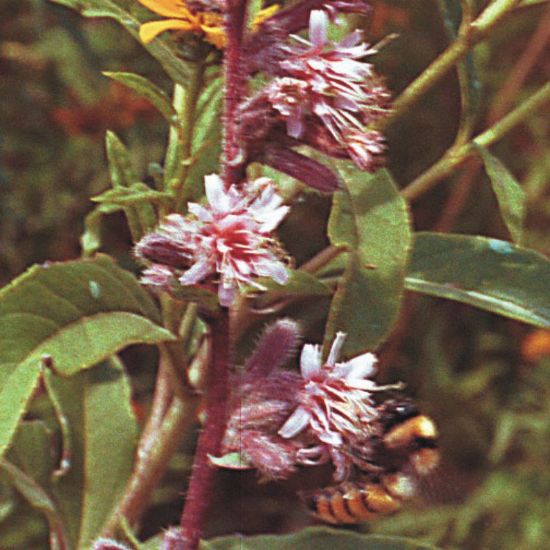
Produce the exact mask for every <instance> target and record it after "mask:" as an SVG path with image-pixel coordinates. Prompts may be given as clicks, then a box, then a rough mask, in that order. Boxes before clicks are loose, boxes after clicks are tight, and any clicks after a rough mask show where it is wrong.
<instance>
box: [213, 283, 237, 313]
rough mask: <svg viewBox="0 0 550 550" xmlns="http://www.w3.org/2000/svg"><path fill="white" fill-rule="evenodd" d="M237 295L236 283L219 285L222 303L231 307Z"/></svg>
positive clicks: (219, 295) (219, 296)
mask: <svg viewBox="0 0 550 550" xmlns="http://www.w3.org/2000/svg"><path fill="white" fill-rule="evenodd" d="M236 295H237V287H236V285H226V284H223V283H222V284H220V285H219V287H218V298H219V300H220V305H222V306H224V307H229V306H231V305H232V304H233V302H234V301H235V297H236Z"/></svg>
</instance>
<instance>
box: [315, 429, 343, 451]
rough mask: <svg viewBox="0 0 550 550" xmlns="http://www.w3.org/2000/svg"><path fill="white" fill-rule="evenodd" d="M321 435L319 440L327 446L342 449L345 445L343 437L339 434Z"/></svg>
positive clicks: (323, 433) (328, 433)
mask: <svg viewBox="0 0 550 550" xmlns="http://www.w3.org/2000/svg"><path fill="white" fill-rule="evenodd" d="M318 435H319V439H320V440H321V441H322V442H323V443H326V444H327V445H330V446H331V447H341V446H342V444H343V443H344V440H343V438H342V436H341V435H340V434H339V433H336V432H330V431H328V432H322V433H320V434H318Z"/></svg>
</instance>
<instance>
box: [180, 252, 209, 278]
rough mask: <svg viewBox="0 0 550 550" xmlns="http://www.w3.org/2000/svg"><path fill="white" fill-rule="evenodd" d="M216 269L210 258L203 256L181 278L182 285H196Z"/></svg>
mask: <svg viewBox="0 0 550 550" xmlns="http://www.w3.org/2000/svg"><path fill="white" fill-rule="evenodd" d="M213 271H214V266H213V265H212V262H211V261H210V260H209V259H208V258H202V259H200V260H199V261H198V262H196V263H195V264H193V265H192V266H191V267H190V268H189V269H188V270H187V271H186V272H185V273H184V274H183V275H182V276H181V277H180V278H179V282H180V283H181V284H182V285H194V284H197V283H199V282H200V281H202V280H203V279H204V278H205V277H207V276H208V275H210V273H212V272H213Z"/></svg>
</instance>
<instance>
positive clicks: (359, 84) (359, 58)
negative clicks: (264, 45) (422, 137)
mask: <svg viewBox="0 0 550 550" xmlns="http://www.w3.org/2000/svg"><path fill="white" fill-rule="evenodd" d="M327 26H328V15H327V14H326V13H325V12H324V11H321V10H314V11H312V12H311V16H310V23H309V38H310V41H306V40H304V39H302V38H300V37H298V36H294V39H295V41H296V42H297V45H296V46H295V47H293V48H292V49H291V50H290V54H289V56H288V57H287V58H286V59H284V60H282V61H280V62H279V69H280V70H279V73H282V75H283V76H280V77H278V78H275V79H274V80H273V81H272V82H271V83H270V84H269V85H268V86H267V87H266V89H265V90H264V93H265V94H266V95H267V98H268V101H269V103H270V104H271V106H272V107H273V109H275V111H276V112H277V113H278V116H279V117H280V118H281V119H283V120H284V121H285V122H286V127H287V133H288V135H289V136H290V137H292V138H294V139H300V138H303V137H304V135H305V133H306V125H309V126H310V128H309V132H311V131H312V130H311V127H315V126H318V125H319V124H322V125H323V126H324V127H325V128H326V129H327V130H328V132H329V134H330V136H331V138H332V139H333V140H334V143H335V144H336V146H337V147H340V148H342V150H344V151H345V152H346V154H347V155H348V156H349V157H350V158H351V159H352V160H353V161H354V162H355V164H356V165H357V166H359V167H360V168H362V169H364V170H373V169H374V168H376V167H377V165H378V164H379V155H381V154H382V153H383V152H384V149H385V147H384V140H383V137H382V135H381V134H380V133H379V132H377V131H375V130H372V129H371V130H369V129H368V126H369V125H370V124H372V123H373V122H375V121H376V120H378V119H379V118H380V117H382V116H384V115H385V114H386V113H387V112H388V104H389V100H390V96H389V93H388V90H387V89H386V87H385V86H384V84H383V83H382V81H381V79H380V77H379V76H378V75H377V74H376V73H375V71H374V68H373V66H372V65H371V64H370V63H366V62H364V61H363V58H365V57H366V56H369V55H372V54H374V53H376V51H377V50H376V49H374V48H371V47H369V46H368V45H367V44H365V43H362V42H361V33H360V32H357V31H356V32H354V33H351V34H350V35H348V36H347V37H346V38H344V39H343V40H342V41H341V42H339V43H338V44H333V43H330V42H329V41H328V39H327Z"/></svg>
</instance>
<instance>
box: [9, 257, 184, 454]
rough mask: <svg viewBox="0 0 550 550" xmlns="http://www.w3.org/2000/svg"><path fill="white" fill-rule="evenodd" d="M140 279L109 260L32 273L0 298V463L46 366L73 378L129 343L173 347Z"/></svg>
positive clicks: (50, 267) (48, 267)
mask: <svg viewBox="0 0 550 550" xmlns="http://www.w3.org/2000/svg"><path fill="white" fill-rule="evenodd" d="M159 323H160V316H159V313H158V310H157V308H156V306H155V304H154V302H153V301H152V299H151V298H150V297H149V295H148V294H147V292H146V291H145V290H144V289H143V288H141V286H140V285H139V284H138V282H137V281H136V279H135V277H134V276H133V275H131V274H130V273H128V272H127V271H124V270H123V269H121V268H119V267H117V266H116V265H115V264H114V262H113V261H112V260H111V259H110V258H108V257H107V256H100V257H98V258H97V259H95V260H77V261H73V262H65V263H58V264H47V265H43V266H34V267H32V268H30V269H29V270H28V271H27V272H26V273H24V274H23V275H22V276H20V277H18V278H17V279H16V280H15V281H13V282H12V283H11V284H10V285H8V286H7V287H5V288H3V289H2V290H1V291H0V370H3V369H7V371H8V372H10V374H9V376H7V377H5V379H4V383H3V386H2V388H1V390H0V456H1V455H2V454H3V453H4V452H5V450H6V448H7V447H8V445H9V444H10V442H11V439H12V437H13V434H14V432H15V429H16V427H17V424H18V423H19V421H20V419H21V417H22V415H23V414H24V412H25V410H26V408H27V405H28V402H29V400H30V399H31V396H32V394H33V392H34V391H35V389H36V388H37V386H38V383H39V379H40V373H41V370H42V367H43V361H44V360H45V359H47V361H46V362H47V363H51V364H52V365H53V367H54V368H55V370H56V371H58V372H60V373H63V374H66V375H69V374H73V373H75V372H77V371H79V370H81V369H85V368H88V367H90V366H92V365H94V364H96V363H97V362H99V361H102V360H104V359H106V358H107V357H109V356H111V355H113V354H114V353H116V352H118V351H119V350H121V349H123V348H125V347H126V346H128V345H130V344H135V343H149V344H154V343H157V342H161V341H166V340H171V339H173V338H174V337H173V336H172V335H171V333H169V332H168V331H167V330H165V329H164V328H162V327H160V326H159Z"/></svg>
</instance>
